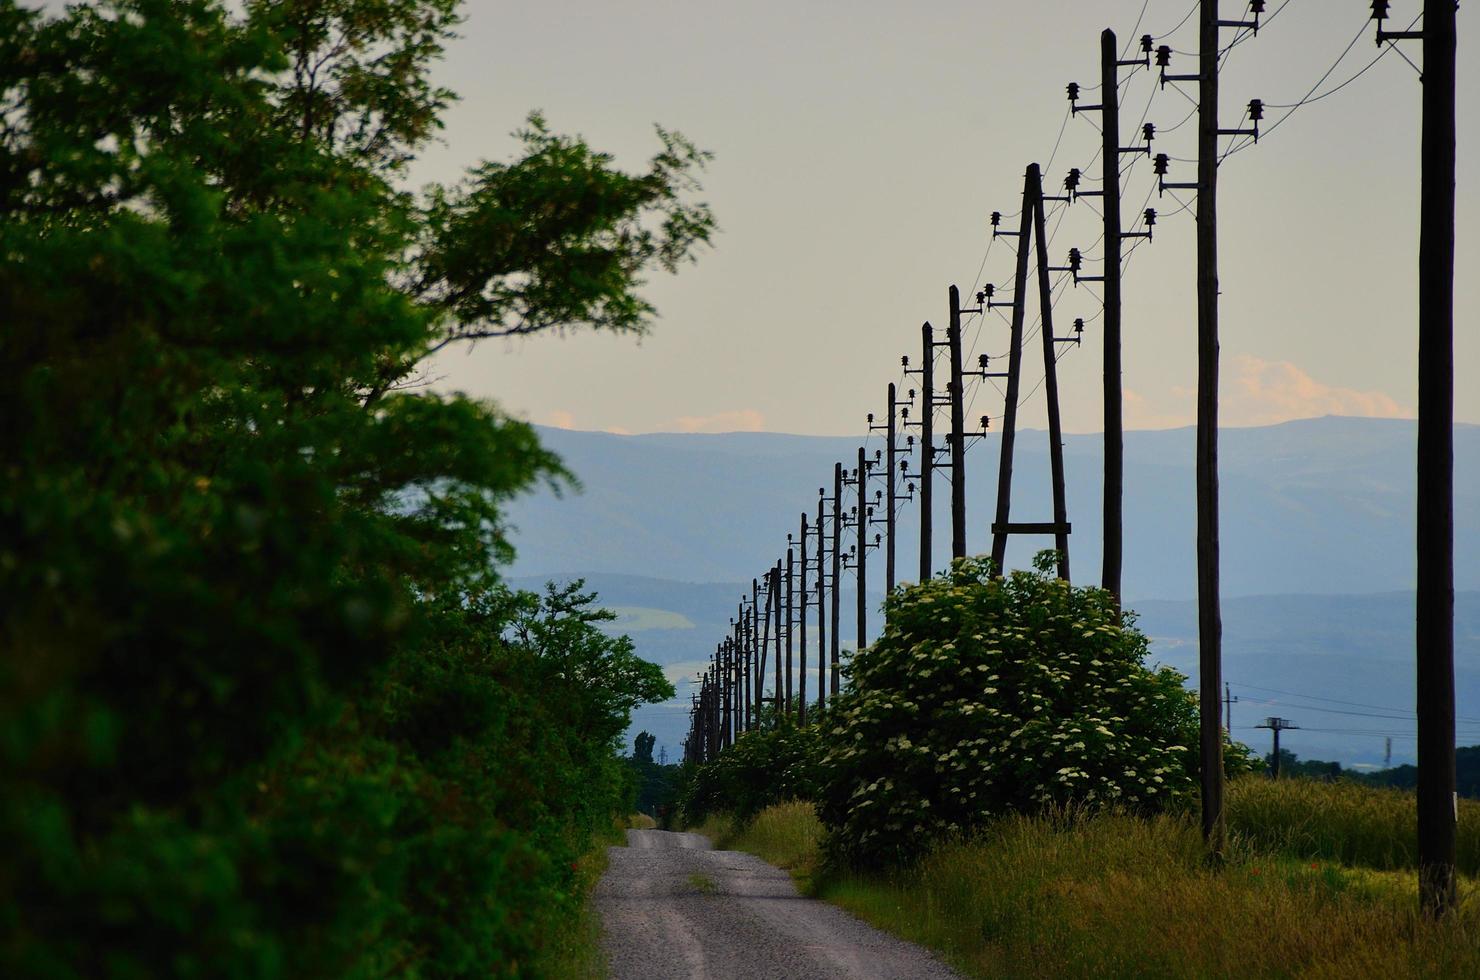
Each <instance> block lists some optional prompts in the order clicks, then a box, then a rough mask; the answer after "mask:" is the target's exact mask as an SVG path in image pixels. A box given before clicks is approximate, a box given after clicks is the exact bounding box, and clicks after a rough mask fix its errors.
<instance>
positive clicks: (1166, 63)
mask: <svg viewBox="0 0 1480 980" xmlns="http://www.w3.org/2000/svg"><path fill="white" fill-rule="evenodd" d="M1171 64H1172V46H1171V45H1170V44H1163V45H1162V46H1161V47H1159V48H1157V49H1156V67H1158V68H1170V67H1171Z"/></svg>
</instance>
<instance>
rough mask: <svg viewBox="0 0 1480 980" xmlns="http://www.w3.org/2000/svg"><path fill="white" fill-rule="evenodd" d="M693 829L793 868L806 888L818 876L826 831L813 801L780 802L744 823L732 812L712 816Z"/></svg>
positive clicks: (727, 846) (730, 846) (728, 846)
mask: <svg viewBox="0 0 1480 980" xmlns="http://www.w3.org/2000/svg"><path fill="white" fill-rule="evenodd" d="M689 829H690V830H692V831H694V832H695V833H699V834H703V835H704V836H706V837H708V838H709V840H710V842H711V843H713V844H714V846H715V847H716V848H719V849H720V850H727V851H745V852H746V853H748V854H754V855H756V856H757V857H759V858H761V859H762V860H764V861H766V862H768V863H770V864H774V865H775V866H776V867H778V868H783V869H785V870H786V871H789V872H791V876H792V877H793V878H794V879H796V881H797V884H798V886H799V887H801V888H802V890H803V891H809V890H810V888H811V885H812V882H813V880H814V878H815V877H816V874H817V869H818V856H819V854H820V853H821V850H822V836H823V831H822V825H821V824H820V823H818V822H817V814H816V811H814V810H813V809H812V804H810V803H797V802H793V803H780V804H777V805H776V806H773V807H768V808H767V809H765V810H762V811H761V812H760V813H758V814H756V816H755V819H754V820H752V821H750V823H748V824H743V825H742V824H739V823H737V821H735V820H734V819H733V818H731V817H728V816H712V817H710V818H709V819H708V820H706V821H704V823H702V824H700V825H699V826H697V827H691V828H689Z"/></svg>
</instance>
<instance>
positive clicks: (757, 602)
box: [750, 579, 770, 728]
mask: <svg viewBox="0 0 1480 980" xmlns="http://www.w3.org/2000/svg"><path fill="white" fill-rule="evenodd" d="M769 619H770V618H769V617H767V621H768V622H769ZM760 641H761V592H760V582H758V581H757V580H756V579H751V580H750V671H751V678H752V680H751V685H750V697H751V702H750V704H751V709H750V710H751V725H752V727H755V728H759V727H760V724H761V692H762V691H763V690H764V689H765V686H766V668H765V665H764V663H763V661H762V660H761V655H760Z"/></svg>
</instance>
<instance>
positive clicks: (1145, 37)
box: [1141, 34, 1152, 54]
mask: <svg viewBox="0 0 1480 980" xmlns="http://www.w3.org/2000/svg"><path fill="white" fill-rule="evenodd" d="M1151 40H1152V39H1151V35H1150V34H1142V35H1141V51H1142V52H1143V53H1145V54H1150V53H1151Z"/></svg>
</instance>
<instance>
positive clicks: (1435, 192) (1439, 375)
mask: <svg viewBox="0 0 1480 980" xmlns="http://www.w3.org/2000/svg"><path fill="white" fill-rule="evenodd" d="M1457 6H1458V4H1457V3H1456V2H1455V0H1425V2H1424V5H1423V30H1421V31H1384V30H1383V29H1382V22H1383V21H1384V20H1385V19H1386V18H1387V7H1388V5H1387V3H1386V2H1376V3H1373V4H1372V18H1373V19H1374V20H1376V21H1377V43H1378V45H1379V46H1381V45H1382V44H1384V43H1393V42H1397V41H1403V40H1409V39H1421V40H1422V42H1423V75H1422V79H1421V80H1422V82H1423V96H1422V102H1423V146H1422V150H1421V163H1420V169H1421V171H1422V177H1423V190H1422V194H1421V200H1420V204H1419V210H1420V223H1419V238H1418V497H1417V505H1418V514H1417V518H1418V520H1417V525H1418V526H1417V544H1418V548H1417V563H1418V564H1417V570H1418V596H1417V616H1416V622H1415V628H1416V641H1417V642H1416V644H1415V647H1416V649H1415V656H1416V661H1417V662H1416V668H1417V684H1418V869H1419V870H1418V891H1419V904H1420V906H1421V907H1422V909H1423V911H1424V912H1425V913H1426V914H1427V915H1429V916H1432V917H1435V918H1437V917H1439V916H1443V915H1445V914H1446V913H1448V912H1450V911H1452V910H1453V909H1454V908H1455V906H1456V904H1457V902H1458V897H1457V894H1456V888H1455V877H1454V870H1455V869H1454V863H1455V821H1456V811H1457V807H1458V804H1457V803H1456V800H1457V797H1456V796H1455V773H1454V764H1455V753H1454V720H1455V719H1454V181H1455V162H1454V152H1455V150H1454V147H1455V52H1456V48H1457V43H1458V38H1457V29H1456V25H1455V19H1456V18H1455V8H1456V7H1457Z"/></svg>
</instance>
